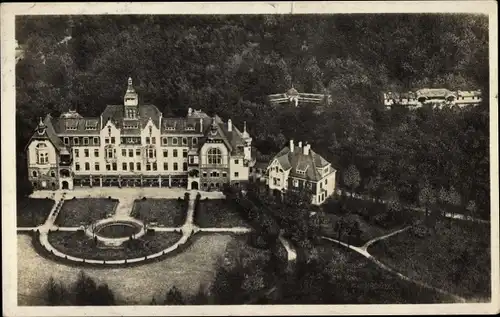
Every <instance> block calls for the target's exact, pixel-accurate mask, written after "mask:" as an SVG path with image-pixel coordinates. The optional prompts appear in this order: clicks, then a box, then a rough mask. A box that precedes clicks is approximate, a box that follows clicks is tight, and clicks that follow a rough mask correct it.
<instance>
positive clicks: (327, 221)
mask: <svg viewBox="0 0 500 317" xmlns="http://www.w3.org/2000/svg"><path fill="white" fill-rule="evenodd" d="M316 215H317V216H318V217H320V224H321V231H320V232H321V235H323V236H327V237H330V238H333V239H339V237H338V232H337V231H336V227H335V226H336V223H337V222H338V221H339V220H340V219H341V218H342V216H340V215H337V214H334V213H326V212H320V213H317V214H316ZM346 217H349V218H350V219H351V221H356V222H358V223H359V228H360V229H361V235H360V237H359V239H357V238H356V237H355V236H351V237H350V238H349V243H350V244H352V245H355V246H362V245H363V244H365V243H366V242H368V241H369V240H371V239H373V238H376V237H380V236H383V235H385V234H388V233H391V232H393V231H395V230H397V229H400V228H402V227H403V225H401V226H397V227H394V228H383V227H380V226H378V225H376V224H373V223H369V222H367V221H366V220H365V219H364V218H363V217H361V216H360V215H357V214H351V215H349V216H346ZM347 238H348V237H347V233H343V234H342V235H341V236H340V239H339V240H341V241H344V242H347Z"/></svg>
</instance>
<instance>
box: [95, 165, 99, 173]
mask: <svg viewBox="0 0 500 317" xmlns="http://www.w3.org/2000/svg"><path fill="white" fill-rule="evenodd" d="M94 169H95V170H96V171H98V170H99V163H94Z"/></svg>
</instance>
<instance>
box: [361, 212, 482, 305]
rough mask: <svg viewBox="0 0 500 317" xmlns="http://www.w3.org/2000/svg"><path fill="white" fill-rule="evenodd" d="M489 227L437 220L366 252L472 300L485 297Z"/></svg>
mask: <svg viewBox="0 0 500 317" xmlns="http://www.w3.org/2000/svg"><path fill="white" fill-rule="evenodd" d="M489 232H490V228H489V226H488V225H485V224H478V223H472V222H465V221H459V220H453V221H451V223H450V222H449V221H447V220H444V221H438V222H437V224H436V227H435V230H433V229H431V230H430V231H429V232H428V234H426V235H424V236H422V235H421V233H419V232H416V230H410V231H406V232H403V233H401V234H397V235H395V236H392V237H390V238H388V239H386V240H383V241H380V242H377V243H376V244H374V245H373V246H371V247H370V248H369V250H368V251H369V252H370V253H371V254H373V255H374V256H375V257H376V258H377V259H379V260H380V261H382V262H383V263H386V264H388V265H389V266H391V267H393V268H396V269H397V270H398V271H400V272H401V273H403V274H405V275H407V276H409V277H411V278H414V279H417V280H421V281H423V282H425V283H428V284H430V285H433V286H435V287H439V288H441V289H445V290H447V291H449V292H451V293H454V294H457V295H460V296H463V297H466V298H469V299H471V300H473V301H489V299H490V297H491V295H490V285H491V284H490V278H491V261H490V259H491V258H490V257H491V254H490V234H489Z"/></svg>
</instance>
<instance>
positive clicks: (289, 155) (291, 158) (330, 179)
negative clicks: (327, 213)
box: [266, 140, 337, 205]
mask: <svg viewBox="0 0 500 317" xmlns="http://www.w3.org/2000/svg"><path fill="white" fill-rule="evenodd" d="M336 172H337V171H336V170H335V169H334V168H333V167H332V166H331V164H330V162H328V161H326V160H325V159H324V158H323V157H322V156H321V155H319V154H317V153H316V152H314V151H313V150H311V145H309V144H306V145H304V146H303V145H302V142H299V144H298V146H297V147H296V146H295V145H294V142H293V140H291V141H290V145H289V146H288V147H285V148H283V149H282V150H281V151H280V152H279V153H278V154H276V156H274V158H273V159H272V160H271V162H270V163H269V165H268V167H267V174H268V175H267V180H266V181H267V186H268V187H269V189H270V190H273V191H279V192H281V193H284V192H286V191H287V190H290V189H292V190H293V189H298V190H300V189H302V188H309V189H310V190H312V192H313V198H312V203H313V204H315V205H320V204H322V203H323V202H324V201H325V200H326V199H327V198H328V197H329V196H331V195H333V194H334V192H335V175H336Z"/></svg>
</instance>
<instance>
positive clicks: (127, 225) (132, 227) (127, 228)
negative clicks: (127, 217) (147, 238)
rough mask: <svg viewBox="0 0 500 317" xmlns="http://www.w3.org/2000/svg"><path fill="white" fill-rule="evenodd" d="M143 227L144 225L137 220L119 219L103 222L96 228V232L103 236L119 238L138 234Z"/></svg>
mask: <svg viewBox="0 0 500 317" xmlns="http://www.w3.org/2000/svg"><path fill="white" fill-rule="evenodd" d="M141 229H142V227H141V226H140V225H139V224H137V223H135V222H128V221H117V222H111V223H106V224H102V225H101V226H99V227H98V228H96V229H95V233H96V235H99V236H100V237H103V238H110V239H119V238H127V237H130V236H132V235H136V234H138V233H139V232H140V231H141Z"/></svg>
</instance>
